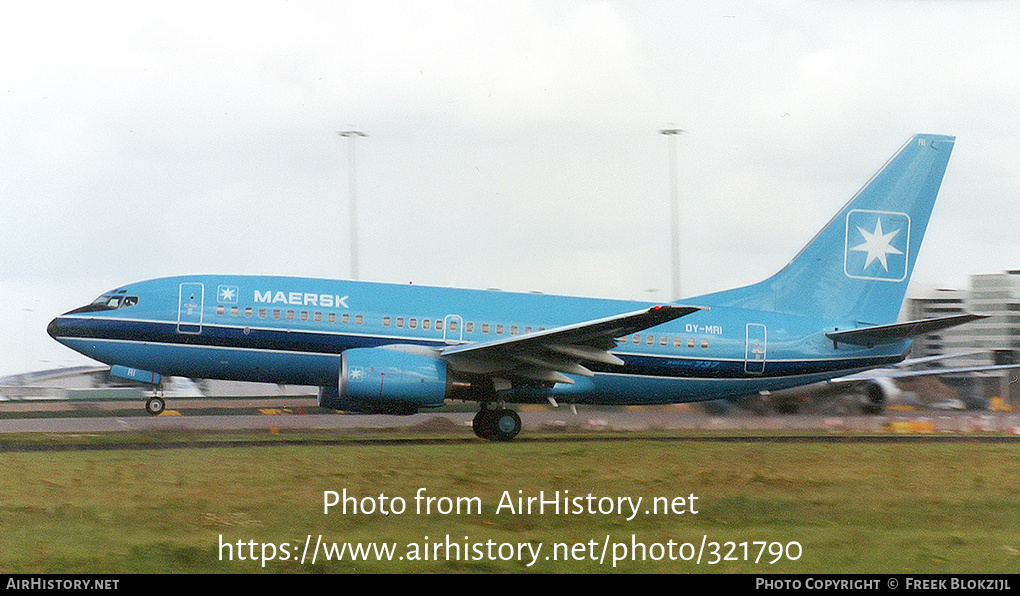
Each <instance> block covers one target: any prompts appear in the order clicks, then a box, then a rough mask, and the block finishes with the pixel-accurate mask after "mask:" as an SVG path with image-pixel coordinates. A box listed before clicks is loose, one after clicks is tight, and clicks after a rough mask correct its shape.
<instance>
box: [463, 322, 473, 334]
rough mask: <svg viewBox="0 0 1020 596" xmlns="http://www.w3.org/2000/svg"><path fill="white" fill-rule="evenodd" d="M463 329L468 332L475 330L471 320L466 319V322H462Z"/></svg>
mask: <svg viewBox="0 0 1020 596" xmlns="http://www.w3.org/2000/svg"><path fill="white" fill-rule="evenodd" d="M464 331H466V332H468V333H474V331H475V324H474V323H472V322H471V321H468V322H467V323H464Z"/></svg>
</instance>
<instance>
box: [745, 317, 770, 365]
mask: <svg viewBox="0 0 1020 596" xmlns="http://www.w3.org/2000/svg"><path fill="white" fill-rule="evenodd" d="M746 337H747V343H746V347H745V349H744V372H745V373H748V374H751V375H760V374H764V373H765V354H766V352H767V350H768V331H767V330H766V329H765V325H761V324H759V323H748V324H747V336H746Z"/></svg>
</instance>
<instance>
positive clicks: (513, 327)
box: [510, 325, 517, 335]
mask: <svg viewBox="0 0 1020 596" xmlns="http://www.w3.org/2000/svg"><path fill="white" fill-rule="evenodd" d="M510 335H517V325H510Z"/></svg>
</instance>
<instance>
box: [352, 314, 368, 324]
mask: <svg viewBox="0 0 1020 596" xmlns="http://www.w3.org/2000/svg"><path fill="white" fill-rule="evenodd" d="M364 323H365V317H364V316H362V315H354V324H355V325H363V324H364Z"/></svg>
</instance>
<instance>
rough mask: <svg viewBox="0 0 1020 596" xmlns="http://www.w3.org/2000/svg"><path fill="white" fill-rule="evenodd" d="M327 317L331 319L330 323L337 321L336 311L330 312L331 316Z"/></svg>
mask: <svg viewBox="0 0 1020 596" xmlns="http://www.w3.org/2000/svg"><path fill="white" fill-rule="evenodd" d="M326 318H327V319H328V320H329V322H330V323H336V313H335V312H331V313H329V316H328V317H326Z"/></svg>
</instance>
